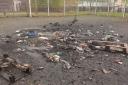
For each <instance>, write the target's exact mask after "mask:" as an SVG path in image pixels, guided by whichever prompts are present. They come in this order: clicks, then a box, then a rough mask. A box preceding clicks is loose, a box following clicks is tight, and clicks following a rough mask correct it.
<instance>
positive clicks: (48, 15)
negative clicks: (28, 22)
mask: <svg viewBox="0 0 128 85" xmlns="http://www.w3.org/2000/svg"><path fill="white" fill-rule="evenodd" d="M47 5H48V16H49V13H50V10H49V0H47Z"/></svg>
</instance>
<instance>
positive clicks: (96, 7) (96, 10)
mask: <svg viewBox="0 0 128 85" xmlns="http://www.w3.org/2000/svg"><path fill="white" fill-rule="evenodd" d="M97 2H98V1H97V0H96V6H95V14H96V13H97Z"/></svg>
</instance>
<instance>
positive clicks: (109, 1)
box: [108, 0, 110, 16]
mask: <svg viewBox="0 0 128 85" xmlns="http://www.w3.org/2000/svg"><path fill="white" fill-rule="evenodd" d="M109 12H110V1H109V0H108V16H109Z"/></svg>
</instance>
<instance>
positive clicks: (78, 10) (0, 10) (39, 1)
mask: <svg viewBox="0 0 128 85" xmlns="http://www.w3.org/2000/svg"><path fill="white" fill-rule="evenodd" d="M30 1H31V8H30V5H29V0H0V15H1V16H28V15H29V14H30V9H31V10H32V16H59V15H60V16H65V15H76V14H78V15H80V14H106V15H110V14H112V13H113V14H114V13H118V14H119V15H120V16H123V17H124V16H125V15H128V14H127V13H128V0H30Z"/></svg>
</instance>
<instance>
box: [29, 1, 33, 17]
mask: <svg viewBox="0 0 128 85" xmlns="http://www.w3.org/2000/svg"><path fill="white" fill-rule="evenodd" d="M29 17H32V7H31V0H29Z"/></svg>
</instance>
